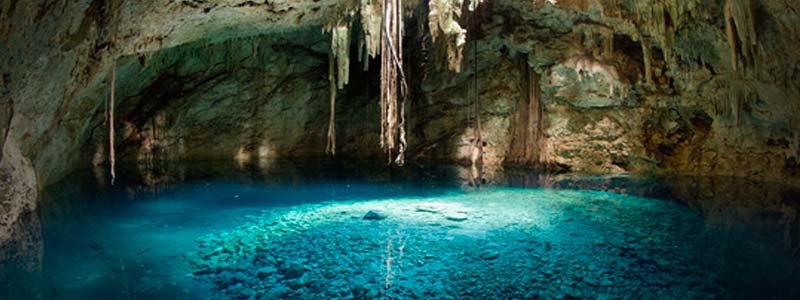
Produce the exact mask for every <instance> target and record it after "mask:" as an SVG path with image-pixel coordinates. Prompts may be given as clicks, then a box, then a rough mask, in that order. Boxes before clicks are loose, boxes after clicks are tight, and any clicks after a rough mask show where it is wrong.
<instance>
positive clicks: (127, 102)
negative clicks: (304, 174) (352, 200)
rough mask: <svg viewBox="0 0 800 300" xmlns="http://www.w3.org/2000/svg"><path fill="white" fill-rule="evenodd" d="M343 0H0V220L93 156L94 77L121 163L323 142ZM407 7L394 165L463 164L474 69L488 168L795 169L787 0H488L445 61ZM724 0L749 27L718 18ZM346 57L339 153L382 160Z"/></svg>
mask: <svg viewBox="0 0 800 300" xmlns="http://www.w3.org/2000/svg"><path fill="white" fill-rule="evenodd" d="M355 2H358V1H347V0H266V1H245V0H204V1H200V0H183V1H178V0H159V1H121V0H77V1H66V0H28V1H19V0H7V1H2V2H1V3H0V6H1V7H0V133H2V135H0V145H2V147H0V150H2V153H1V154H2V156H0V157H2V161H0V170H2V174H0V176H1V178H0V191H2V195H0V197H2V198H1V199H0V213H2V218H0V229H5V228H12V227H13V225H14V223H15V222H16V220H17V219H18V218H19V217H20V216H22V215H25V214H26V213H29V212H30V211H32V210H34V209H35V207H36V195H37V191H38V190H40V189H41V188H43V187H44V186H47V185H49V184H52V183H53V182H55V181H57V180H59V179H61V178H63V177H64V176H65V175H66V174H68V173H69V172H70V171H72V170H75V169H76V168H82V167H88V166H91V165H100V166H102V165H103V164H105V163H106V161H107V157H106V153H107V143H108V133H107V131H106V130H107V129H106V126H107V125H106V120H105V118H106V117H105V116H106V109H107V107H106V106H107V100H108V95H109V89H110V85H111V77H112V76H110V74H111V72H116V74H117V79H116V83H115V86H116V90H115V91H116V105H115V107H114V111H115V114H116V124H117V125H116V128H117V133H116V141H117V143H116V147H115V148H116V149H117V152H118V157H119V159H121V160H129V161H140V162H157V161H161V160H167V161H170V160H209V159H237V160H240V161H254V162H258V163H264V164H269V163H270V161H274V160H277V159H286V158H298V157H312V156H323V155H325V153H324V152H325V135H326V130H327V121H328V120H327V115H328V113H329V108H328V105H329V104H328V101H327V99H328V81H327V76H328V75H327V72H328V49H329V47H330V36H329V34H327V33H324V32H323V31H322V30H321V28H322V27H323V26H324V25H325V24H327V22H329V20H331V19H335V18H338V15H341V14H342V13H343V11H345V9H346V8H347V7H351V6H352V5H353V3H355ZM425 2H427V1H407V3H406V6H407V7H408V9H407V13H406V15H407V16H406V17H407V26H406V43H405V53H406V54H407V62H408V64H407V66H406V68H407V70H408V73H409V79H410V86H411V102H410V104H409V107H408V108H407V115H408V118H409V121H408V126H407V127H408V134H409V138H408V139H409V149H408V157H409V159H410V160H412V161H424V160H430V161H448V162H457V161H467V160H468V159H469V155H470V153H469V148H470V144H471V142H472V140H474V139H475V137H476V133H475V130H474V127H475V126H473V125H474V124H475V121H474V118H473V117H472V114H471V113H470V112H471V110H472V109H474V104H475V103H474V99H476V97H475V96H474V94H472V93H473V91H474V90H475V89H476V87H475V86H474V78H475V77H474V76H475V75H476V74H477V91H478V95H479V97H477V99H479V100H478V101H480V103H479V104H480V105H479V106H480V114H481V125H482V126H481V128H482V131H481V133H482V134H481V135H482V137H483V140H484V143H485V147H484V151H485V153H484V161H485V164H486V165H487V167H488V168H492V167H496V166H500V165H504V164H505V165H514V166H531V167H547V168H558V169H566V170H571V171H579V172H589V173H600V174H616V173H631V174H687V175H718V176H736V177H748V178H753V179H759V180H768V181H780V182H787V183H795V184H796V183H798V182H800V179H799V178H800V158H799V157H800V120H798V118H800V63H799V61H800V14H798V12H800V4H798V2H797V1H794V0H765V1H745V0H742V1H733V0H691V1H675V2H673V1H668V0H657V1H644V0H641V1H640V0H561V1H539V0H527V1H522V0H493V1H491V0H486V1H484V2H483V3H482V4H481V7H480V8H479V9H478V11H477V12H476V13H474V12H468V11H466V10H465V11H464V12H463V14H462V15H463V19H462V20H460V21H461V22H462V25H463V27H465V28H467V29H468V37H469V42H468V43H467V44H468V45H467V47H466V50H465V52H464V59H463V62H462V63H463V66H464V67H463V68H462V71H461V72H460V73H456V72H452V71H449V70H446V68H441V67H440V66H441V65H442V62H441V61H439V60H437V59H435V55H432V53H433V52H436V51H437V50H438V49H435V48H434V47H432V44H431V41H430V35H429V34H428V33H427V28H426V26H427V20H426V18H427V17H426V14H427V4H426V3H425ZM731 3H733V4H735V5H737V6H735V7H734V8H736V7H739V8H741V7H749V8H750V9H749V10H747V11H748V12H750V13H751V14H752V16H751V18H752V20H750V21H751V23H752V24H749V25H748V24H747V22H742V18H741V17H740V18H737V19H736V20H734V19H732V18H727V16H729V14H730V13H731V10H729V8H730V9H733V8H731V6H730V5H732V4H731ZM738 13H739V15H741V12H740V11H739V12H738ZM734 15H736V14H734ZM736 16H738V15H736ZM726 20H732V21H730V22H731V23H733V24H735V26H736V31H734V32H733V35H732V36H733V39H732V40H733V43H729V41H731V38H730V36H729V32H728V31H726V28H729V27H731V26H730V25H728V26H726ZM736 22H739V23H736ZM469 25H477V26H476V27H478V28H479V30H477V31H476V30H472V29H473V28H474V27H472V26H469ZM740 27H741V28H742V29H739V28H740ZM750 27H752V30H750V31H749V30H748V29H749V28H750ZM751 40H754V41H755V42H753V43H750V42H749V41H751ZM473 42H475V43H473ZM353 43H354V44H355V43H356V39H355V38H354V39H353ZM753 44H755V45H753ZM475 45H477V46H475ZM732 46H733V48H734V49H735V50H736V51H732V50H731V47H732ZM353 48H355V47H353ZM475 51H477V55H476V54H475ZM352 52H353V53H352V59H351V61H352V65H353V67H352V68H351V69H353V72H352V74H351V79H350V82H351V84H350V85H348V86H347V87H346V88H345V89H344V90H343V91H340V92H339V95H338V98H339V101H338V104H337V108H336V115H337V140H338V141H339V142H338V143H339V144H338V150H337V153H339V155H341V156H345V157H357V158H372V159H385V157H383V156H382V152H381V150H380V148H379V146H378V143H379V142H378V134H379V131H380V124H379V121H380V111H379V107H378V104H377V102H378V100H377V99H378V84H379V73H378V70H377V69H378V68H379V66H378V64H377V63H376V62H373V63H371V64H372V65H373V67H372V68H370V70H368V71H363V70H362V68H361V67H360V63H359V62H357V59H356V53H355V52H356V51H352ZM475 57H477V63H476V62H475V61H474V59H475ZM732 61H736V62H734V63H732ZM476 67H477V68H476ZM648 75H649V76H648ZM534 127H535V130H534V129H533V128H534ZM9 235H10V233H9V231H7V230H0V244H2V243H3V241H4V240H5V239H8V238H9Z"/></svg>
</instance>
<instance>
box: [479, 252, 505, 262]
mask: <svg viewBox="0 0 800 300" xmlns="http://www.w3.org/2000/svg"><path fill="white" fill-rule="evenodd" d="M498 257H500V252H497V251H495V250H488V251H485V252H483V253H481V258H483V259H485V260H495V259H497V258H498Z"/></svg>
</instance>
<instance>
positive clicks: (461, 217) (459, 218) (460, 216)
mask: <svg viewBox="0 0 800 300" xmlns="http://www.w3.org/2000/svg"><path fill="white" fill-rule="evenodd" d="M445 218H446V219H448V220H450V221H455V222H463V221H466V220H467V219H468V217H467V214H465V213H460V212H457V213H449V214H447V215H446V216H445Z"/></svg>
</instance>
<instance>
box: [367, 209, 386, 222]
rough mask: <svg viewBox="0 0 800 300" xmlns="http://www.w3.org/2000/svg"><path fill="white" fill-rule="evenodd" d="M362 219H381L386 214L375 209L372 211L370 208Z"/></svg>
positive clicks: (384, 217)
mask: <svg viewBox="0 0 800 300" xmlns="http://www.w3.org/2000/svg"><path fill="white" fill-rule="evenodd" d="M363 219H364V220H383V219H386V215H384V214H381V213H379V212H377V211H374V210H370V211H368V212H367V213H366V214H365V215H364V217H363Z"/></svg>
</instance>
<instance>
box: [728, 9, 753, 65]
mask: <svg viewBox="0 0 800 300" xmlns="http://www.w3.org/2000/svg"><path fill="white" fill-rule="evenodd" d="M724 17H725V32H726V34H727V37H728V46H729V47H730V48H731V63H732V68H733V70H734V71H736V70H738V69H739V63H740V62H739V59H738V56H739V55H741V56H742V61H741V64H742V66H750V67H755V66H756V63H755V61H754V59H755V58H756V46H757V45H758V41H757V36H756V29H755V13H754V12H753V4H752V3H751V2H750V0H725V8H724Z"/></svg>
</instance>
